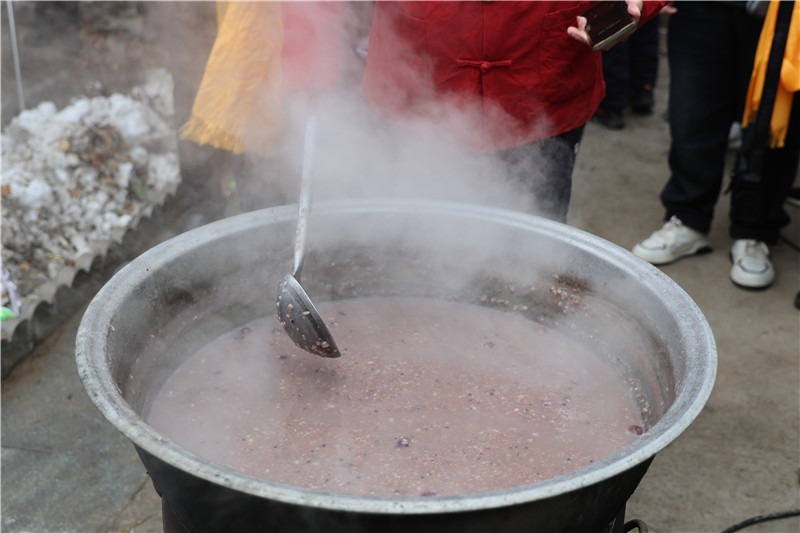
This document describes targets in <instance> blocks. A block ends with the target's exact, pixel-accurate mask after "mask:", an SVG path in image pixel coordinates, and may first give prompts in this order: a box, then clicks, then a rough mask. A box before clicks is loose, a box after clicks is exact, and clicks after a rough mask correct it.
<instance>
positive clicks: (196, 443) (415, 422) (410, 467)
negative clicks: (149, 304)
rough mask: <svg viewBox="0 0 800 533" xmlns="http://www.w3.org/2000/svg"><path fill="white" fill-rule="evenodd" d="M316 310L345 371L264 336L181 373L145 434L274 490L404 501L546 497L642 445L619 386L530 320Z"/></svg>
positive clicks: (479, 312)
mask: <svg viewBox="0 0 800 533" xmlns="http://www.w3.org/2000/svg"><path fill="white" fill-rule="evenodd" d="M318 309H319V311H320V314H321V315H322V317H323V318H325V319H326V322H328V324H329V327H330V329H331V332H332V334H333V336H334V338H335V339H336V342H337V344H338V345H339V347H340V349H341V350H342V357H341V358H339V359H323V358H321V357H317V356H315V355H312V354H309V353H307V352H304V351H302V350H301V349H299V348H297V347H295V345H294V344H293V343H292V342H291V340H290V339H289V338H288V336H287V335H286V334H285V333H284V331H283V330H282V329H281V327H280V325H279V324H278V323H277V321H276V320H275V318H274V317H272V316H270V317H267V318H262V319H259V320H255V321H253V322H252V323H250V324H248V325H246V326H244V327H239V328H236V329H235V330H233V331H229V332H226V333H224V334H222V335H221V336H220V337H219V338H217V339H216V340H215V341H214V342H212V343H210V344H209V345H208V346H206V347H204V348H203V349H201V350H200V351H198V352H197V353H196V354H194V355H193V356H192V357H191V358H189V359H188V360H187V361H186V362H185V363H184V364H183V365H182V366H181V367H179V368H178V369H177V371H176V372H175V373H174V374H173V375H172V376H170V378H169V379H168V380H167V381H166V383H165V384H164V386H163V387H162V388H161V390H160V391H159V392H158V395H157V396H156V398H155V399H154V401H153V403H152V406H151V409H150V413H149V415H148V422H149V423H150V424H151V425H152V426H153V427H154V428H155V429H156V430H157V431H159V432H160V433H161V434H162V435H164V436H166V437H168V438H170V439H172V440H173V441H175V442H176V443H178V444H180V445H181V446H183V447H185V448H186V449H188V450H190V451H192V452H194V453H196V454H198V455H201V456H203V457H205V458H208V459H210V460H213V461H216V462H218V463H220V464H223V465H227V466H229V467H231V468H234V469H236V470H239V471H242V472H246V473H248V474H251V475H254V476H259V477H262V478H265V479H268V480H270V481H275V482H280V483H286V484H290V485H295V486H301V487H307V488H311V489H318V490H322V491H326V492H333V493H345V494H357V495H368V496H382V497H394V498H396V497H420V496H422V497H435V496H451V495H457V494H465V493H477V492H484V491H492V490H499V489H504V488H509V487H514V486H518V485H524V484H528V483H534V482H537V481H541V480H544V479H547V478H551V477H554V476H557V475H560V474H564V473H567V472H570V471H573V470H575V469H577V468H580V467H582V466H585V465H588V464H590V463H592V462H595V461H597V460H600V459H603V458H605V457H607V456H608V455H611V454H613V453H614V452H616V451H618V450H620V449H622V448H623V447H625V446H626V445H627V444H629V443H631V442H633V441H634V440H635V439H636V438H637V436H638V435H639V434H641V433H642V431H643V430H642V426H643V422H642V416H641V413H640V410H639V408H638V407H637V404H636V402H635V401H634V398H633V396H632V392H631V390H630V386H629V385H628V384H627V383H626V382H625V381H624V380H623V378H622V377H621V376H619V375H618V374H616V373H615V372H614V370H613V369H612V368H609V367H608V365H607V364H606V363H604V362H603V361H601V360H600V358H599V357H598V356H597V355H596V354H595V353H593V351H592V349H591V347H590V346H587V345H585V344H582V343H580V342H578V341H576V340H573V339H570V338H569V337H567V336H565V335H564V334H562V333H560V332H558V331H555V330H553V329H549V328H546V327H544V326H541V325H538V324H536V323H535V322H532V321H530V320H527V319H524V318H522V317H519V316H515V315H510V314H507V313H504V312H502V311H499V310H496V309H490V308H485V307H480V306H474V305H467V304H461V303H455V302H446V301H440V300H428V299H418V298H386V299H378V298H376V299H364V300H344V301H338V302H332V303H328V304H324V305H320V306H319V307H318Z"/></svg>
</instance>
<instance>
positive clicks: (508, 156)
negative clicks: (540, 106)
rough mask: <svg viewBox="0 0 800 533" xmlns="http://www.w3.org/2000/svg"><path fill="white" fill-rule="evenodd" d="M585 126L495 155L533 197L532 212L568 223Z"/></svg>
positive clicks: (513, 179)
mask: <svg viewBox="0 0 800 533" xmlns="http://www.w3.org/2000/svg"><path fill="white" fill-rule="evenodd" d="M583 129H584V126H580V127H578V128H575V129H573V130H570V131H567V132H564V133H561V134H559V135H554V136H553V137H548V138H546V139H542V140H541V141H537V142H535V143H530V144H524V145H522V146H516V147H514V148H509V149H507V150H500V151H498V152H494V153H493V154H492V156H493V157H497V158H498V160H499V161H500V162H501V163H502V164H503V166H504V168H505V172H506V175H507V177H508V178H509V179H510V180H511V181H512V182H516V183H518V184H521V185H522V187H521V189H523V190H524V191H525V192H526V193H531V194H532V196H531V197H532V202H533V205H532V206H531V211H532V212H533V213H534V214H536V215H541V216H544V217H547V218H550V219H552V220H556V221H558V222H566V221H567V210H568V209H569V200H570V196H571V194H572V171H573V169H574V168H575V158H576V156H577V154H578V146H579V145H580V141H581V138H582V137H583Z"/></svg>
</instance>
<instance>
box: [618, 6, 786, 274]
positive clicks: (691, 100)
mask: <svg viewBox="0 0 800 533" xmlns="http://www.w3.org/2000/svg"><path fill="white" fill-rule="evenodd" d="M745 4H746V3H745V2H679V3H676V6H677V12H676V13H675V14H673V15H672V18H671V20H670V23H669V30H668V34H667V46H668V61H669V66H670V92H669V98H670V100H669V123H670V135H671V146H670V151H669V160H668V161H669V167H670V171H671V175H670V178H669V180H668V181H667V184H666V185H665V187H664V188H663V190H662V192H661V195H660V200H661V203H662V205H663V206H664V208H665V217H664V220H665V221H666V223H665V224H664V225H663V226H662V227H661V228H660V229H659V230H657V231H655V232H653V233H652V234H651V235H650V236H649V237H647V238H646V239H644V240H642V241H641V242H639V243H637V244H636V245H635V246H634V247H633V249H632V251H633V253H634V254H636V255H637V256H639V257H641V258H642V259H644V260H646V261H649V262H650V263H653V264H655V265H661V264H666V263H670V262H672V261H675V260H678V259H681V258H684V257H689V256H693V255H696V254H700V253H703V252H709V251H711V248H712V244H711V241H710V239H709V236H708V234H709V231H710V228H711V222H712V219H713V215H714V208H715V204H716V202H717V200H718V198H719V195H720V192H721V190H722V185H723V171H724V165H725V152H726V149H727V143H728V136H729V132H730V127H731V124H732V123H733V122H734V121H737V120H739V119H741V117H742V116H743V113H744V107H745V100H746V95H747V92H748V86H749V85H750V78H751V73H752V71H753V64H754V58H755V55H756V48H757V45H758V42H759V35H760V33H761V30H762V22H763V19H762V18H761V17H758V16H755V15H753V14H751V13H750V12H749V11H748V10H747V8H746V6H745ZM776 7H777V5H776ZM773 20H774V19H773ZM773 24H774V23H773ZM765 27H766V26H765ZM773 27H774V26H773ZM794 27H795V28H797V25H796V24H795V26H794ZM794 53H796V52H794ZM794 100H795V106H794V110H793V111H792V115H793V117H792V120H791V122H790V124H791V125H790V127H789V128H788V131H786V132H785V140H784V142H785V145H784V147H783V148H775V149H770V150H767V154H766V156H765V159H764V166H763V180H762V186H763V196H762V198H763V202H761V205H760V206H759V207H758V210H759V213H758V214H756V215H753V214H752V213H750V214H749V215H748V217H747V219H748V220H744V219H743V218H742V217H741V210H737V209H735V208H733V209H732V217H731V225H730V236H731V238H732V239H733V240H734V242H733V245H732V247H731V251H730V255H731V260H732V267H731V271H730V278H731V280H732V281H733V282H734V283H735V284H736V285H738V286H741V287H745V288H752V289H758V288H766V287H768V286H769V285H770V284H772V282H773V280H774V278H775V272H774V269H773V266H772V263H771V261H770V259H769V245H771V244H775V243H776V242H777V240H778V237H779V232H780V228H782V227H783V226H784V225H785V224H786V223H787V222H788V216H787V215H786V213H785V212H784V211H783V208H782V204H783V202H784V200H785V198H786V195H787V194H788V191H789V189H790V187H791V184H792V181H793V179H794V176H795V173H796V171H797V162H798V147H800V131H798V126H800V125H799V124H798V120H797V113H798V109H797V103H796V102H797V97H796V95H795V97H794ZM749 130H750V131H745V132H743V135H744V139H743V146H742V150H748V149H749V145H750V144H751V143H752V140H751V139H752V135H753V132H752V128H749ZM741 153H745V152H741ZM734 207H735V206H734ZM754 218H756V219H757V220H758V222H757V223H754V222H753V219H754Z"/></svg>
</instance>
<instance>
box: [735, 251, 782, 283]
mask: <svg viewBox="0 0 800 533" xmlns="http://www.w3.org/2000/svg"><path fill="white" fill-rule="evenodd" d="M728 257H730V260H731V264H733V255H729V256H728ZM729 277H730V279H731V283H733V284H734V285H736V286H737V287H739V288H740V289H746V290H748V291H763V290H764V289H769V288H770V287H771V286H772V284H773V283H775V277H774V276H773V278H772V279H771V280H770V281H769V282H768V283H767V284H766V285H747V284H745V283H740V282H738V281H736V280H735V279H733V276H729Z"/></svg>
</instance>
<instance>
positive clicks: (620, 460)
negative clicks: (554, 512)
mask: <svg viewBox="0 0 800 533" xmlns="http://www.w3.org/2000/svg"><path fill="white" fill-rule="evenodd" d="M382 212H393V213H401V214H417V213H435V214H437V215H443V214H446V215H450V216H465V217H470V218H471V219H474V218H475V217H478V218H481V217H485V218H487V219H489V220H491V221H492V222H495V223H497V222H502V223H504V224H507V225H510V226H515V227H520V228H523V229H524V228H529V229H543V230H546V231H547V232H548V233H551V234H553V235H555V236H557V237H560V238H562V239H565V240H566V241H568V242H569V243H570V245H571V246H574V247H577V248H581V249H583V250H586V251H587V252H589V253H595V254H596V253H598V252H601V253H602V255H603V260H604V261H608V262H613V263H616V264H618V265H620V266H622V267H623V268H626V269H628V270H630V271H631V272H632V273H633V274H634V275H635V276H636V277H637V279H638V280H639V281H640V282H645V283H647V284H648V285H649V286H651V287H652V288H653V290H654V291H655V292H656V293H657V294H667V293H669V294H670V295H671V296H670V298H672V299H675V300H677V302H676V305H677V306H678V307H679V308H680V314H681V318H680V320H681V322H682V324H683V325H685V326H686V329H687V331H685V332H684V339H683V340H684V342H686V343H687V345H686V351H687V352H689V353H702V354H705V359H704V361H702V363H703V364H700V362H699V361H696V360H691V363H692V364H691V365H689V366H688V367H687V369H686V381H685V383H683V384H682V387H681V388H682V389H683V390H678V391H675V393H676V397H675V402H674V403H673V404H672V405H671V406H670V407H669V408H668V409H667V411H666V413H665V414H664V416H663V417H662V418H661V419H660V420H659V421H658V422H657V423H656V424H654V425H653V427H651V428H649V429H648V431H647V432H646V433H644V434H643V435H642V436H641V437H639V438H638V439H637V440H636V441H635V442H633V443H632V444H630V445H628V446H626V447H625V448H623V449H622V450H620V451H619V452H617V453H615V454H613V455H610V456H608V457H606V458H604V459H602V460H599V461H597V462H595V463H592V464H591V465H587V466H584V467H582V468H580V469H577V470H574V471H572V472H569V473H566V474H563V475H560V476H557V477H553V478H550V479H547V480H543V481H539V482H536V483H532V484H529V485H519V486H516V487H510V488H507V489H502V490H498V491H492V492H481V493H470V494H463V495H458V496H451V497H436V498H402V499H397V498H385V497H370V496H361V495H351V494H340V493H328V492H323V491H318V490H313V489H307V488H303V487H297V486H290V485H285V484H281V483H276V482H273V481H269V480H266V479H263V478H258V477H255V476H252V475H248V474H244V473H241V472H238V471H235V470H233V469H231V468H229V467H226V466H224V465H221V464H218V463H214V462H212V461H209V460H207V459H204V458H202V457H200V456H198V455H196V454H194V453H193V452H190V451H188V450H186V449H185V448H183V447H181V446H179V445H178V444H176V443H174V442H173V441H171V440H169V439H168V438H166V437H164V436H162V435H160V434H159V433H158V432H156V431H155V430H154V429H153V428H152V427H151V426H149V425H148V424H147V423H146V422H145V421H144V420H143V419H142V418H141V417H140V416H139V415H138V414H137V413H136V412H135V411H134V410H133V408H132V407H131V406H130V405H129V404H128V402H127V401H126V400H125V399H124V398H123V397H122V394H121V393H120V391H119V390H118V389H117V387H116V385H115V383H114V379H113V377H112V375H111V371H110V368H109V366H108V364H107V363H108V362H107V360H106V357H105V350H104V344H105V339H106V337H107V335H108V334H109V333H110V330H112V329H113V326H111V318H112V317H113V316H114V312H113V310H114V309H116V308H117V307H118V305H119V304H120V302H121V300H122V299H123V296H124V293H125V289H126V287H130V286H132V285H133V283H134V282H135V281H137V280H138V279H139V278H140V277H144V276H146V275H148V273H149V272H152V271H155V270H157V269H158V267H159V265H163V264H164V263H166V262H168V261H169V260H170V259H172V258H173V257H175V256H176V255H179V254H183V253H185V250H186V248H187V247H189V248H190V247H193V246H198V245H201V244H202V243H203V242H206V241H208V240H210V239H212V238H220V237H224V236H225V235H228V234H230V235H233V234H235V233H239V232H241V231H243V230H244V229H247V228H248V227H260V226H262V225H263V224H264V221H265V220H269V221H270V222H272V223H275V222H293V221H294V220H295V217H296V213H297V207H296V205H284V206H278V207H272V208H266V209H262V210H259V211H254V212H250V213H245V214H242V215H237V216H234V217H229V218H227V219H223V220H220V221H217V222H214V223H212V224H209V225H206V226H202V227H199V228H196V229H194V230H191V231H188V232H186V233H183V234H181V235H178V236H176V237H173V238H172V239H170V240H168V241H166V242H164V243H162V244H160V245H158V246H156V247H154V248H152V249H151V250H149V251H147V252H145V253H144V254H142V255H141V256H140V257H138V258H137V259H135V260H134V261H133V262H131V263H130V264H128V265H127V266H125V267H124V268H123V269H121V270H120V271H119V272H118V273H117V274H115V276H114V277H113V278H112V279H111V280H109V282H108V283H107V284H106V285H105V286H104V287H103V288H102V289H101V290H100V291H99V292H98V294H97V295H96V297H95V298H94V299H93V300H92V302H91V303H90V305H89V307H88V308H87V310H86V312H85V314H84V316H83V318H82V320H81V324H80V326H79V329H78V335H77V339H76V360H77V364H78V372H79V374H80V377H81V379H82V381H83V384H84V388H85V389H86V391H87V393H88V394H89V396H90V398H91V399H92V401H93V402H94V404H95V405H96V406H97V408H98V409H99V410H100V412H101V413H102V414H103V416H104V417H105V418H106V419H107V420H108V421H109V422H110V423H111V424H112V425H114V426H115V427H116V428H117V430H119V431H120V432H121V433H122V434H123V435H125V436H126V437H127V438H128V439H129V440H130V441H131V442H132V443H133V444H134V445H135V446H136V447H137V448H139V449H141V450H144V451H145V452H146V453H149V454H152V455H154V456H155V457H158V458H159V459H160V460H162V461H165V462H167V463H168V464H171V465H173V466H175V467H177V468H179V469H181V470H182V471H184V472H188V473H190V474H192V475H194V476H196V477H198V478H201V479H204V480H206V481H209V482H212V483H215V484H219V485H223V486H225V487H228V488H231V489H234V490H236V491H240V492H244V493H246V494H250V495H253V496H257V497H262V498H267V499H270V500H275V501H280V502H284V503H288V504H296V505H302V506H307V507H314V508H321V509H328V510H336V511H352V512H359V513H364V512H366V513H375V514H384V513H386V514H397V513H403V514H432V513H448V512H463V511H472V510H484V509H492V508H499V507H505V506H510V505H516V504H524V503H528V502H532V501H537V500H544V499H547V498H552V497H555V496H559V495H563V494H566V493H569V492H572V491H576V490H579V489H582V488H584V487H588V486H590V485H593V484H596V483H599V482H601V481H604V480H607V479H609V478H612V477H614V476H617V475H619V474H622V473H624V472H625V471H627V470H629V469H632V468H634V467H635V466H637V465H639V464H641V463H644V462H646V461H648V460H650V459H652V458H653V457H654V456H655V455H656V454H657V453H658V452H659V451H661V450H662V449H663V448H664V447H666V446H667V445H668V444H669V443H671V442H672V441H673V440H675V439H676V438H677V437H678V436H679V435H680V434H681V433H682V432H683V431H685V430H686V428H687V427H688V426H689V425H690V424H691V422H692V421H693V420H694V419H695V418H696V417H697V415H698V414H699V413H700V411H701V410H702V409H703V407H704V405H705V403H706V401H707V400H708V397H709V396H710V394H711V390H712V388H713V385H714V381H715V378H716V369H717V353H716V346H715V343H714V338H713V334H712V332H711V329H710V326H709V325H708V323H707V321H706V320H705V317H704V316H703V314H702V312H701V311H700V309H699V308H698V306H697V305H696V303H695V302H694V301H693V300H692V299H691V298H690V297H689V296H688V294H686V292H685V291H684V290H683V289H682V288H681V287H680V286H678V285H677V284H676V283H675V282H674V281H673V280H672V279H671V278H669V277H668V276H667V275H666V274H664V273H663V272H661V271H660V270H659V269H657V268H655V267H653V266H652V265H650V264H649V263H646V262H645V261H642V260H641V259H639V258H638V257H636V256H634V255H633V254H631V253H630V252H629V251H627V250H625V249H623V248H621V247H619V246H617V245H615V244H613V243H611V242H609V241H607V240H605V239H602V238H601V237H598V236H595V235H592V234H590V233H588V232H585V231H583V230H580V229H578V228H574V227H571V226H567V225H565V224H561V223H558V222H554V221H551V220H548V219H544V218H541V217H537V216H534V215H529V214H525V213H520V212H515V211H509V210H505V209H499V208H494V207H486V206H479V205H473V204H461V203H455V202H442V201H428V200H413V201H409V200H396V199H369V200H347V201H336V202H319V203H318V204H316V205H315V207H314V213H315V215H316V216H323V215H335V214H338V213H347V214H358V213H382ZM98 325H103V326H102V331H100V332H99V333H98Z"/></svg>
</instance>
